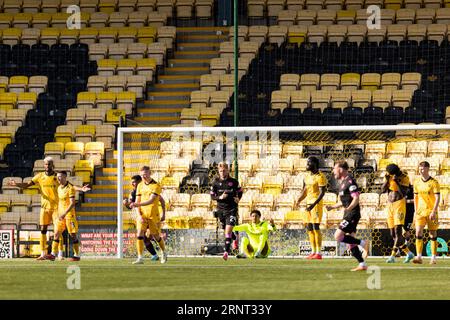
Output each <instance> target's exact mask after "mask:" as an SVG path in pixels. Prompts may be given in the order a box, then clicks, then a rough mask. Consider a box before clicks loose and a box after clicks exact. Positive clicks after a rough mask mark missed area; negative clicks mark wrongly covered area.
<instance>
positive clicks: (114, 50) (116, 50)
mask: <svg viewBox="0 0 450 320" xmlns="http://www.w3.org/2000/svg"><path fill="white" fill-rule="evenodd" d="M127 50H128V46H127V44H126V43H111V44H109V45H108V59H114V60H119V62H120V60H121V59H125V58H126V56H127Z"/></svg>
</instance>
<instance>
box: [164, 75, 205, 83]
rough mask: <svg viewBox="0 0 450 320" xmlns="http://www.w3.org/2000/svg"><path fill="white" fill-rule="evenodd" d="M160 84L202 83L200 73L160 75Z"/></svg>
mask: <svg viewBox="0 0 450 320" xmlns="http://www.w3.org/2000/svg"><path fill="white" fill-rule="evenodd" d="M158 83H159V84H183V85H184V84H191V83H200V75H164V76H159V77H158Z"/></svg>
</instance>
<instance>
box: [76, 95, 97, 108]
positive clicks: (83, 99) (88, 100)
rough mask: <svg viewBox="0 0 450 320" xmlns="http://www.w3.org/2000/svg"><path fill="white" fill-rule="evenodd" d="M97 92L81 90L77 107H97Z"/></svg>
mask: <svg viewBox="0 0 450 320" xmlns="http://www.w3.org/2000/svg"><path fill="white" fill-rule="evenodd" d="M96 97H97V96H96V94H95V92H79V93H78V95H77V109H91V108H94V107H95V101H96Z"/></svg>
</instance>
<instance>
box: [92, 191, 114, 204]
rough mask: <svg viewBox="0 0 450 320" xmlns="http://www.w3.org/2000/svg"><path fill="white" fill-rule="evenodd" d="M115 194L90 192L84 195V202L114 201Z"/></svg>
mask: <svg viewBox="0 0 450 320" xmlns="http://www.w3.org/2000/svg"><path fill="white" fill-rule="evenodd" d="M116 198H117V195H116V194H115V193H98V194H96V193H91V194H85V195H84V201H85V202H84V203H85V204H87V203H98V204H101V203H112V202H114V201H116Z"/></svg>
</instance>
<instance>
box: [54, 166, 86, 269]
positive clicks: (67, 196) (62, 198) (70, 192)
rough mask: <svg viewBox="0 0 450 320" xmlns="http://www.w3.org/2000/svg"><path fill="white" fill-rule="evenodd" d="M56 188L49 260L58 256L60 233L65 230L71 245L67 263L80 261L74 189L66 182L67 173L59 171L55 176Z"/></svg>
mask: <svg viewBox="0 0 450 320" xmlns="http://www.w3.org/2000/svg"><path fill="white" fill-rule="evenodd" d="M57 179H58V182H59V187H58V199H59V203H58V214H57V215H56V216H54V217H53V224H54V226H55V236H54V239H53V245H52V253H51V256H50V259H51V260H54V259H55V257H56V256H57V254H58V248H59V241H60V239H61V238H62V233H63V232H64V230H66V229H67V232H68V233H69V235H70V237H71V238H72V244H73V257H71V258H69V261H80V242H79V240H78V238H77V233H78V222H77V217H76V215H75V187H74V186H73V185H72V184H71V183H70V182H69V181H67V172H66V171H61V172H58V174H57Z"/></svg>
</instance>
